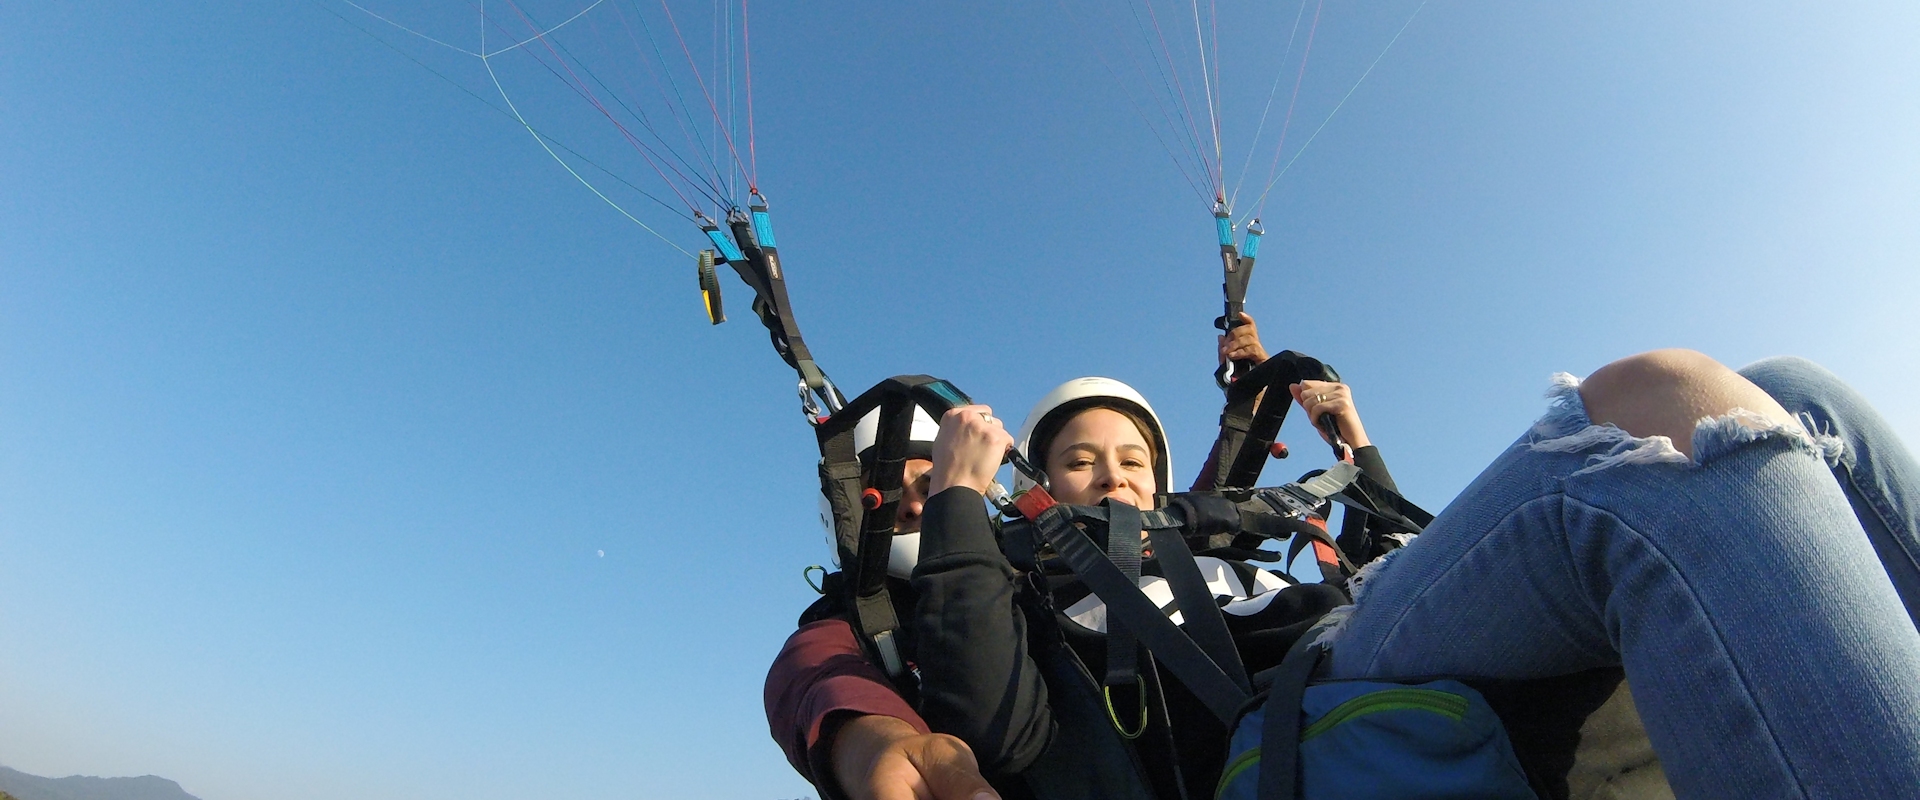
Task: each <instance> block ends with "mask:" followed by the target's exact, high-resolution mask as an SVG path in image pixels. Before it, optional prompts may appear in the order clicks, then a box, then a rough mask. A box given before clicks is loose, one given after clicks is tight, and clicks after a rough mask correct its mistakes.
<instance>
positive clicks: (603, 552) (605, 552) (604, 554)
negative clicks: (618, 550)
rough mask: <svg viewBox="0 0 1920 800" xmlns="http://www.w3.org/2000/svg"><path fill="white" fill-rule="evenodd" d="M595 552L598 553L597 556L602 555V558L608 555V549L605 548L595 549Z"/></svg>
mask: <svg viewBox="0 0 1920 800" xmlns="http://www.w3.org/2000/svg"><path fill="white" fill-rule="evenodd" d="M593 553H594V555H597V556H599V557H601V558H606V557H607V551H605V550H595V551H593Z"/></svg>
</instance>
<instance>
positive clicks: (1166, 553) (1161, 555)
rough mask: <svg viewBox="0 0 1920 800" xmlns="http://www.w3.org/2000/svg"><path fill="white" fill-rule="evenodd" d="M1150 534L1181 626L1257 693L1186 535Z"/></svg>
mask: <svg viewBox="0 0 1920 800" xmlns="http://www.w3.org/2000/svg"><path fill="white" fill-rule="evenodd" d="M1108 535H1109V536H1111V535H1112V534H1111V533H1109V534H1108ZM1148 537H1149V538H1150V539H1151V540H1152V543H1153V557H1154V558H1155V559H1157V560H1158V561H1159V562H1160V573H1161V575H1162V576H1164V577H1165V578H1166V579H1167V585H1168V586H1170V587H1172V589H1173V602H1174V605H1175V606H1177V607H1179V609H1180V617H1181V619H1182V620H1184V621H1185V624H1184V625H1182V626H1180V627H1181V629H1182V630H1185V631H1186V632H1187V636H1188V637H1189V638H1191V639H1193V641H1194V643H1195V644H1198V645H1200V649H1201V650H1204V651H1206V653H1207V655H1208V656H1209V657H1211V658H1212V659H1213V663H1215V664H1218V665H1220V669H1221V670H1222V671H1224V672H1226V673H1227V677H1229V678H1232V679H1233V682H1234V683H1235V684H1237V685H1239V687H1240V691H1243V692H1246V693H1247V694H1253V684H1251V683H1248V682H1247V668H1246V667H1245V666H1244V665H1242V664H1241V662H1240V649H1239V648H1237V647H1235V646H1234V645H1233V633H1232V632H1231V631H1228V630H1227V617H1226V615H1225V614H1222V613H1220V604H1219V602H1217V601H1215V600H1214V599H1213V589H1212V587H1209V586H1208V585H1207V576H1205V575H1203V574H1201V572H1200V565H1198V564H1196V563H1194V561H1193V551H1192V550H1190V549H1188V548H1187V539H1186V537H1185V536H1182V535H1181V533H1180V532H1179V531H1172V530H1157V531H1153V532H1152V533H1150V534H1148Z"/></svg>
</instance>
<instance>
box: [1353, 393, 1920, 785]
mask: <svg viewBox="0 0 1920 800" xmlns="http://www.w3.org/2000/svg"><path fill="white" fill-rule="evenodd" d="M1742 374H1743V375H1746V376H1748V378H1749V380H1752V381H1754V383H1756V384H1757V385H1759V386H1760V387H1761V388H1762V389H1764V390H1766V391H1767V392H1768V393H1769V394H1771V395H1772V396H1774V397H1775V399H1777V400H1779V401H1780V402H1781V405H1782V406H1784V407H1786V409H1787V410H1788V411H1790V412H1793V413H1794V414H1795V415H1796V416H1799V417H1800V418H1801V419H1802V421H1803V424H1805V425H1806V427H1807V429H1808V430H1810V431H1812V432H1813V435H1808V434H1807V433H1805V432H1803V431H1801V430H1797V429H1795V430H1787V429H1781V428H1779V427H1776V426H1772V425H1771V424H1769V423H1767V422H1765V421H1763V420H1757V418H1756V417H1751V416H1742V415H1739V414H1735V415H1730V416H1728V417H1721V418H1715V419H1710V420H1703V421H1702V422H1701V424H1700V426H1699V427H1698V428H1696V429H1695V431H1694V434H1693V436H1694V439H1693V445H1694V446H1693V452H1694V458H1693V459H1689V458H1687V457H1686V456H1685V455H1683V454H1681V453H1680V452H1678V451H1677V450H1675V449H1673V447H1672V445H1671V443H1670V442H1668V441H1667V440H1666V439H1664V438H1662V437H1654V438H1649V439H1634V438H1632V437H1630V436H1628V435H1627V434H1626V433H1625V432H1624V431H1621V430H1619V429H1618V428H1614V427H1612V426H1605V427H1602V426H1595V425H1593V424H1592V423H1591V422H1590V420H1588V418H1587V415H1586V410H1585V408H1584V406H1583V405H1582V403H1581V400H1580V394H1579V391H1578V386H1579V384H1578V381H1577V380H1575V379H1574V378H1572V377H1571V376H1558V377H1557V378H1556V381H1555V388H1554V391H1553V392H1552V393H1551V394H1550V395H1549V396H1550V398H1551V400H1552V402H1551V408H1550V409H1549V411H1548V413H1547V414H1546V415H1545V416H1544V417H1542V418H1541V420H1540V421H1539V422H1538V423H1536V424H1535V425H1534V427H1533V429H1532V430H1531V431H1529V432H1528V433H1527V434H1526V435H1525V436H1523V437H1521V438H1520V440H1519V441H1518V442H1516V443H1515V445H1514V446H1513V447H1511V448H1509V449H1508V450H1507V451H1506V452H1505V453H1504V454H1503V455H1501V456H1500V457H1499V458H1498V459H1496V460H1495V461H1494V462H1493V464H1492V465H1490V466H1488V467H1487V469H1486V470H1485V471H1484V472H1482V473H1481V474H1480V476H1479V477H1478V478H1476V479H1475V480H1474V482H1473V483H1472V484H1471V485H1469V486H1468V487H1467V489H1466V490H1465V491H1463V492H1462V493H1461V494H1460V496H1459V497H1458V498H1456V499H1455V500H1454V501H1453V502H1452V503H1451V504H1450V505H1448V506H1447V508H1446V510H1445V511H1444V512H1442V513H1441V514H1440V516H1439V518H1438V519H1436V520H1434V523H1433V524H1432V525H1431V526H1430V527H1428V529H1427V532H1426V533H1424V534H1422V535H1421V536H1420V537H1419V538H1418V539H1416V540H1415V541H1414V542H1413V543H1412V544H1411V545H1409V546H1407V547H1405V548H1403V549H1401V550H1399V551H1396V552H1394V553H1392V554H1389V557H1388V558H1386V559H1382V560H1381V561H1379V562H1376V564H1375V565H1373V566H1372V567H1369V569H1368V570H1366V571H1363V572H1362V574H1361V576H1360V577H1359V578H1358V579H1356V583H1357V585H1356V588H1355V604H1354V606H1353V607H1352V611H1351V615H1350V616H1348V617H1346V619H1344V620H1343V621H1341V622H1340V623H1338V626H1337V627H1336V628H1334V629H1333V630H1332V631H1331V632H1330V633H1329V637H1330V638H1331V641H1332V644H1333V658H1332V667H1331V669H1332V672H1333V675H1334V677H1336V678H1358V677H1374V678H1392V679H1406V678H1417V677H1426V676H1443V675H1451V676H1472V677H1489V678H1536V677H1547V676H1553V675H1562V674H1567V673H1572V672H1578V671H1581V670H1585V669H1590V668H1594V667H1602V666H1613V665H1621V666H1624V667H1625V669H1626V672H1627V681H1628V683H1629V684H1630V685H1631V686H1632V688H1633V696H1634V701H1635V704H1636V705H1637V706H1638V708H1639V711H1640V715H1641V718H1642V720H1643V722H1644V723H1645V725H1646V728H1647V733H1648V736H1649V738H1650V739H1651V740H1652V743H1653V746H1654V749H1655V751H1656V752H1658V753H1659V755H1660V757H1661V761H1662V764H1663V766H1664V767H1665V769H1666V774H1667V777H1668V780H1669V781H1670V782H1671V783H1672V785H1673V788H1674V790H1675V792H1676V793H1677V794H1678V795H1679V796H1680V797H1714V798H1756V797H1832V798H1868V797H1872V798H1881V797H1916V796H1920V632H1916V630H1915V623H1914V620H1915V619H1920V613H1915V611H1916V609H1920V603H1916V600H1920V568H1916V560H1915V555H1916V554H1920V539H1917V538H1916V533H1915V518H1916V515H1915V506H1914V504H1915V503H1916V502H1920V494H1917V492H1916V489H1917V487H1916V484H1915V483H1914V481H1915V479H1916V478H1920V472H1916V468H1915V466H1914V462H1913V459H1912V457H1911V456H1910V455H1908V454H1907V452H1906V450H1905V449H1904V448H1903V447H1902V446H1901V444H1900V443H1899V442H1898V441H1897V440H1896V439H1894V437H1893V436H1892V434H1891V433H1890V431H1889V430H1888V429H1887V426H1886V425H1885V423H1884V421H1882V420H1881V419H1880V418H1879V417H1878V416H1877V415H1876V414H1875V413H1874V412H1873V410H1872V409H1871V408H1870V407H1868V406H1867V405H1866V403H1865V402H1864V401H1863V400H1861V399H1860V398H1859V396H1858V395H1857V394H1855V393H1853V391H1852V390H1851V389H1849V388H1847V387H1846V386H1845V385H1844V384H1842V383H1840V382H1839V380H1838V379H1837V378H1834V377H1833V376H1832V375H1831V374H1830V373H1827V372H1826V371H1825V370H1822V369H1821V368H1819V367H1817V366H1815V365H1813V364H1811V363H1810V362H1807V361H1804V360H1801V359H1769V360H1767V361H1763V362H1760V363H1758V364H1755V365H1753V366H1750V367H1748V368H1747V369H1745V370H1742ZM1755 425H1758V426H1759V427H1754V426H1755ZM1836 478H1837V480H1836ZM1896 585H1897V586H1898V587H1899V588H1898V589H1896ZM1903 595H1904V597H1905V600H1906V603H1905V605H1904V607H1903V603H1902V597H1903Z"/></svg>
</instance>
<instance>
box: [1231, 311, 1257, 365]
mask: <svg viewBox="0 0 1920 800" xmlns="http://www.w3.org/2000/svg"><path fill="white" fill-rule="evenodd" d="M1265 360H1267V348H1265V347H1261V346H1260V329H1259V328H1256V327H1254V324H1253V315H1252V314H1248V313H1247V312H1245V311H1242V312H1240V325H1238V326H1236V327H1235V328H1234V329H1233V330H1230V331H1227V332H1226V333H1225V334H1224V335H1222V336H1221V337H1220V363H1222V364H1225V363H1227V362H1229V361H1251V362H1253V363H1254V364H1255V365H1256V366H1258V365H1259V364H1260V362H1262V361H1265Z"/></svg>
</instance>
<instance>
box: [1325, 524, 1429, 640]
mask: <svg viewBox="0 0 1920 800" xmlns="http://www.w3.org/2000/svg"><path fill="white" fill-rule="evenodd" d="M1404 552H1406V548H1404V547H1403V548H1397V549H1393V550H1388V551H1387V552H1386V554H1385V555H1382V556H1380V557H1379V558H1376V559H1374V560H1373V563H1371V564H1368V565H1366V566H1364V567H1361V568H1360V571H1359V572H1356V573H1354V574H1353V577H1352V578H1349V579H1347V592H1348V594H1351V595H1352V596H1353V602H1352V603H1349V604H1347V605H1344V606H1336V607H1334V609H1333V610H1332V611H1328V612H1327V613H1326V615H1325V616H1322V617H1321V618H1320V621H1319V622H1316V623H1314V626H1313V628H1312V629H1311V630H1309V631H1308V632H1307V634H1308V635H1309V636H1312V637H1314V638H1313V639H1311V640H1310V641H1311V643H1312V644H1321V645H1326V646H1328V647H1331V646H1333V643H1334V642H1335V641H1337V640H1338V639H1339V637H1340V632H1341V631H1342V630H1343V629H1344V628H1345V627H1346V624H1347V619H1348V618H1350V617H1352V616H1353V610H1354V609H1355V608H1357V607H1359V605H1360V603H1361V602H1362V601H1363V600H1364V599H1365V598H1366V594H1367V585H1368V583H1369V582H1371V581H1374V580H1377V579H1378V578H1379V577H1380V575H1381V573H1382V572H1384V571H1385V570H1386V568H1387V565H1388V564H1390V563H1392V562H1393V560H1394V557H1395V556H1398V555H1400V554H1401V553H1404Z"/></svg>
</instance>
